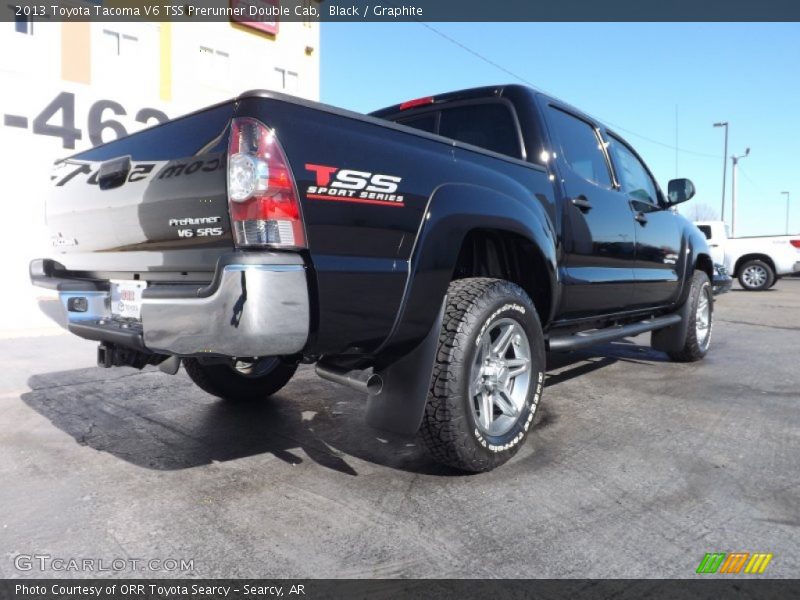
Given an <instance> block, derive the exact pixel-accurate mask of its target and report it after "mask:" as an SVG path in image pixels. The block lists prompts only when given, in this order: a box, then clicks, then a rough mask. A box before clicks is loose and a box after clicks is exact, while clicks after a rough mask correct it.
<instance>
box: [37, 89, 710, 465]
mask: <svg viewBox="0 0 800 600" xmlns="http://www.w3.org/2000/svg"><path fill="white" fill-rule="evenodd" d="M52 192H53V193H52V195H51V196H50V197H49V198H48V200H47V205H46V218H47V223H48V226H49V229H50V233H51V235H52V246H53V248H52V253H51V255H50V256H48V257H46V258H42V259H38V260H34V261H33V262H32V263H31V265H30V275H31V279H32V281H33V283H34V284H36V285H39V286H44V287H47V288H51V289H55V290H57V291H58V293H59V296H60V306H62V307H63V310H64V313H65V322H66V324H67V326H68V328H69V330H70V331H71V332H72V333H74V334H76V335H78V336H81V337H83V338H86V339H89V340H95V341H97V342H99V348H98V362H99V364H100V365H101V366H104V367H110V366H133V367H138V368H142V367H144V366H145V365H156V364H158V365H160V368H162V370H164V371H166V372H169V373H173V374H174V373H175V372H177V371H178V369H179V368H180V365H181V364H182V365H183V366H184V368H185V370H186V372H187V373H188V375H189V377H191V379H192V380H193V381H194V382H195V383H196V384H197V385H198V386H199V387H200V388H202V389H203V390H205V391H206V392H209V393H210V394H215V395H217V396H219V397H221V398H224V399H230V400H234V401H235V400H258V399H263V398H266V397H268V396H270V395H272V394H275V393H276V392H277V391H278V390H280V389H281V388H282V387H283V386H284V385H286V383H287V382H288V381H289V380H290V379H291V377H292V375H293V374H294V373H295V370H296V369H297V367H298V365H299V364H300V363H307V364H308V363H315V364H316V367H315V368H316V372H317V373H318V374H319V375H320V376H321V377H324V378H327V379H329V380H333V381H336V382H339V383H342V384H345V385H348V386H350V387H352V388H354V389H356V390H360V391H362V392H363V393H364V394H365V396H366V398H365V402H366V410H365V412H366V419H367V422H368V423H369V424H371V425H372V426H374V427H376V428H379V429H384V430H389V431H393V432H397V433H400V434H407V435H413V434H418V435H419V437H420V438H421V440H422V442H423V443H424V445H425V446H426V447H427V449H428V450H429V451H430V453H431V455H432V456H433V457H434V458H435V459H437V460H439V461H441V462H443V463H445V464H447V465H451V466H453V467H456V468H458V469H462V470H466V471H487V470H490V469H492V468H494V467H497V466H498V465H500V464H502V463H504V462H505V461H507V460H508V459H509V458H510V457H511V456H513V455H514V453H515V452H517V450H518V449H519V447H520V445H521V444H522V443H523V441H524V440H525V438H526V435H527V434H528V432H529V429H530V428H531V425H532V423H533V420H534V415H535V413H536V409H537V406H538V405H539V402H540V400H541V396H542V389H543V386H544V384H545V357H546V353H547V352H565V351H574V350H579V349H583V348H586V347H588V346H590V345H592V344H596V343H598V342H608V341H610V340H614V339H618V338H621V337H625V336H630V335H635V334H640V333H644V332H652V334H651V343H652V346H653V347H654V348H656V349H657V350H660V351H664V352H666V353H667V354H668V355H669V356H670V357H671V358H672V359H674V360H677V361H696V360H699V359H701V358H703V356H704V355H705V354H706V353H707V351H708V348H709V343H710V340H711V329H712V314H713V298H712V292H711V285H710V280H711V278H712V277H713V275H714V273H713V263H712V260H711V256H710V253H709V249H708V246H707V245H706V241H705V238H704V236H703V235H702V233H701V232H700V231H699V230H698V229H697V228H696V227H695V226H694V225H692V224H691V223H690V222H688V221H687V220H685V219H684V218H683V217H681V216H679V215H678V214H676V212H675V211H673V210H671V208H672V207H673V206H675V205H676V204H678V203H680V202H684V201H686V200H688V199H689V198H691V197H692V195H693V194H694V186H693V185H692V183H691V182H690V181H689V180H686V179H676V180H672V181H670V182H669V186H668V191H667V193H666V194H664V193H663V192H662V190H661V188H659V186H658V184H657V183H656V180H655V178H654V177H653V175H652V173H651V172H650V170H649V169H648V168H647V166H646V165H645V163H644V162H643V161H642V159H641V158H640V157H639V155H638V154H637V153H636V151H635V150H634V149H633V147H632V146H631V145H630V144H629V143H628V142H626V141H625V140H624V139H623V138H622V136H620V135H619V133H616V132H614V131H612V130H611V129H609V128H607V127H606V126H604V125H603V124H602V123H600V122H598V121H597V120H595V119H593V118H592V117H590V116H588V115H587V114H585V113H583V112H581V111H580V110H577V109H576V108H573V107H572V106H570V105H568V104H566V103H564V102H562V101H560V100H558V99H556V98H552V97H550V96H547V95H545V94H543V93H540V92H538V91H535V90H532V89H530V88H527V87H523V86H517V85H505V86H497V87H484V88H479V89H471V90H466V91H458V92H453V93H447V94H442V95H439V96H434V97H427V98H420V99H416V100H412V101H408V102H405V103H403V104H398V105H396V106H392V107H389V108H385V109H383V110H379V111H377V112H374V113H371V114H369V115H363V114H357V113H354V112H348V111H345V110H341V109H338V108H334V107H331V106H326V105H323V104H317V103H313V102H307V101H304V100H300V99H297V98H293V97H290V96H286V95H281V94H278V93H274V92H268V91H251V92H247V93H244V94H242V95H241V96H239V97H237V98H235V99H233V100H231V101H228V102H223V103H221V104H217V105H215V106H212V107H210V108H206V109H204V110H200V111H198V112H195V113H192V114H189V115H186V116H184V117H181V118H178V119H175V120H173V121H170V122H167V123H164V124H162V125H158V126H156V127H153V128H150V129H147V130H143V131H141V132H139V133H136V134H134V135H130V136H128V137H124V138H121V139H118V140H116V141H112V142H110V143H106V144H103V145H100V146H97V147H95V148H92V149H90V150H86V151H83V152H80V153H78V154H75V155H74V156H71V157H69V158H66V159H63V160H61V161H59V162H58V163H57V164H56V165H55V169H54V171H53V174H52Z"/></svg>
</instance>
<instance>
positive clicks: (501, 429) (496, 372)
mask: <svg viewBox="0 0 800 600" xmlns="http://www.w3.org/2000/svg"><path fill="white" fill-rule="evenodd" d="M530 387H531V346H530V342H529V341H528V336H527V334H526V333H525V330H524V329H523V328H522V326H521V325H520V324H519V323H518V322H517V321H515V320H513V319H500V320H499V321H497V322H495V323H492V324H491V325H490V326H489V327H487V328H486V329H485V331H484V332H483V334H482V335H481V337H480V338H479V339H478V341H477V347H476V349H475V359H474V360H473V361H472V369H471V372H470V388H469V394H470V406H471V407H472V415H473V417H474V419H475V424H476V425H477V427H478V430H479V431H480V432H481V433H483V434H484V435H490V436H499V435H503V434H505V433H507V432H508V431H509V430H510V429H511V428H512V427H513V426H514V424H515V423H516V422H517V421H518V419H519V415H520V412H521V411H522V409H523V407H524V406H525V401H526V399H527V398H528V392H529V391H530Z"/></svg>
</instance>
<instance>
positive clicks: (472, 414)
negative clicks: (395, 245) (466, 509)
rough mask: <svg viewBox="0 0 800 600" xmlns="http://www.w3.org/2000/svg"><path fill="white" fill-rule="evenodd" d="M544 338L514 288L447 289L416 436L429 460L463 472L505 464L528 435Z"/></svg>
mask: <svg viewBox="0 0 800 600" xmlns="http://www.w3.org/2000/svg"><path fill="white" fill-rule="evenodd" d="M544 368H545V354H544V336H543V334H542V327H541V324H540V323H539V317H538V315H537V314H536V309H535V308H534V306H533V302H531V299H530V298H529V297H528V295H527V294H526V293H525V292H524V291H523V290H522V288H520V287H519V286H517V285H515V284H513V283H510V282H508V281H503V280H500V279H489V278H469V279H460V280H458V281H454V282H452V283H451V284H450V287H449V289H448V292H447V306H446V308H445V315H444V320H443V322H442V328H441V333H440V335H439V348H438V351H437V354H436V363H435V364H434V370H433V377H432V380H431V388H430V391H429V393H428V401H427V405H426V407H425V416H424V418H423V422H422V427H421V430H420V433H421V436H422V440H423V442H424V444H425V446H426V447H427V449H428V451H429V452H430V454H431V455H432V456H433V457H434V458H435V459H436V460H437V461H439V462H441V463H444V464H446V465H449V466H451V467H455V468H457V469H461V470H464V471H472V472H480V471H489V470H491V469H494V468H495V467H497V466H499V465H501V464H503V463H504V462H506V461H507V460H508V459H510V458H511V457H512V456H514V454H516V452H517V450H519V448H520V446H521V445H522V442H523V441H524V440H525V437H526V436H527V434H528V430H529V428H530V426H531V423H532V422H533V417H534V414H535V413H536V408H537V406H538V404H539V399H540V398H541V394H542V386H543V384H544Z"/></svg>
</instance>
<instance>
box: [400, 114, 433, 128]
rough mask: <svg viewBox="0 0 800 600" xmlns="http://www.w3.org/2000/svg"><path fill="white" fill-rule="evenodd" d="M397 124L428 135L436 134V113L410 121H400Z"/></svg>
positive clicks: (412, 118) (413, 118)
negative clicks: (425, 132)
mask: <svg viewBox="0 0 800 600" xmlns="http://www.w3.org/2000/svg"><path fill="white" fill-rule="evenodd" d="M397 122H398V123H399V124H400V125H405V126H406V127H413V128H414V129H420V130H422V131H427V132H428V133H436V113H427V114H423V115H419V116H416V117H411V118H410V119H398V120H397Z"/></svg>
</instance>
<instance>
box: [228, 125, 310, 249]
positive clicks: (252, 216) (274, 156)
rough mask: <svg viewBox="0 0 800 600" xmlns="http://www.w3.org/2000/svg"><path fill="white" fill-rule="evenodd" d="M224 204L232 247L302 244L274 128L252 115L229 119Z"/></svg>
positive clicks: (290, 183)
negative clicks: (226, 187)
mask: <svg viewBox="0 0 800 600" xmlns="http://www.w3.org/2000/svg"><path fill="white" fill-rule="evenodd" d="M228 207H229V209H230V213H231V223H232V225H233V239H234V241H235V242H236V245H237V246H279V247H286V248H305V246H306V237H305V232H304V231H303V220H302V218H301V216H300V202H299V200H298V197H297V191H296V190H295V185H294V179H293V177H292V172H291V170H290V169H289V163H288V161H287V160H286V155H285V154H284V153H283V150H282V149H281V146H280V144H279V143H278V139H277V138H276V137H275V132H274V131H272V130H271V129H269V128H267V127H266V126H265V125H264V124H263V123H261V122H259V121H257V120H256V119H250V118H239V119H234V120H233V121H232V123H231V138H230V143H229V145H228Z"/></svg>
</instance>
